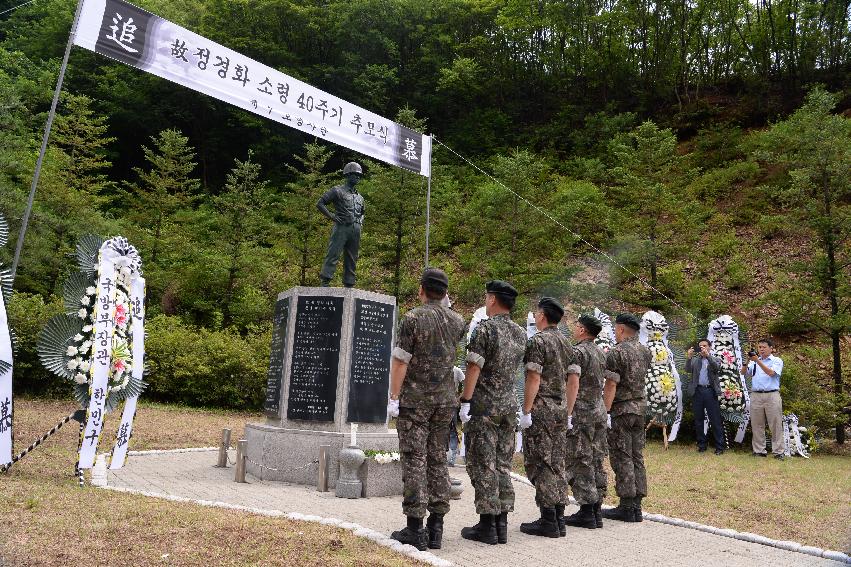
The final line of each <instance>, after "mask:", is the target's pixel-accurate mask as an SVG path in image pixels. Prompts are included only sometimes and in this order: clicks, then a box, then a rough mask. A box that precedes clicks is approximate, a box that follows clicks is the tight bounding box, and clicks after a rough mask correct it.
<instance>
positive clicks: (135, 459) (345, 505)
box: [109, 451, 840, 567]
mask: <svg viewBox="0 0 851 567" xmlns="http://www.w3.org/2000/svg"><path fill="white" fill-rule="evenodd" d="M216 455H217V454H216V453H215V452H213V451H210V452H192V453H165V454H151V455H135V456H131V457H130V458H129V459H128V462H127V465H126V466H125V467H124V468H123V469H122V470H119V471H110V472H109V485H110V486H113V487H123V488H128V489H134V490H143V491H149V492H155V493H160V494H169V495H172V496H180V497H184V498H191V499H197V500H208V501H210V500H212V501H221V502H227V503H229V504H238V505H242V506H249V507H254V508H263V509H274V510H280V511H282V512H300V513H303V514H314V515H318V516H324V517H334V518H340V519H342V520H346V521H349V522H355V523H358V524H360V525H362V526H364V527H368V528H372V529H374V530H377V531H379V532H383V533H389V532H390V531H392V530H394V529H399V528H400V527H402V526H403V522H404V518H403V516H402V511H401V498H400V497H395V498H394V497H387V498H369V499H358V500H341V499H337V498H335V496H334V493H333V492H326V493H322V492H317V491H316V489H315V488H312V487H308V486H301V485H293V484H286V483H280V482H271V481H259V480H257V479H255V478H253V477H249V478H248V481H249V482H248V483H247V484H238V483H234V482H233V473H234V470H233V467H229V468H227V469H219V468H215V467H213V465H214V464H215V461H216ZM231 458H233V454H232V456H231ZM450 473H451V474H452V476H454V477H456V478H460V479H462V480H463V482H464V487H465V490H464V493H463V495H462V498H461V500H456V501H453V502H452V511H451V512H450V513H449V514H448V515H447V516H446V520H445V522H446V525H445V531H444V536H443V549H442V550H436V551H434V553H435V554H436V555H437V556H439V557H441V558H443V559H446V560H448V561H451V562H452V563H454V564H456V565H460V566H471V567H472V566H476V567H480V566H482V565H487V566H489V567H490V566H498V565H505V566H511V567H538V566H543V565H570V566H571V567H573V566H577V567H578V566H585V565H587V566H592V565H593V566H599V565H609V566H620V565H623V566H629V567H636V566H644V565H664V566H666V567H679V566H692V565H694V566H698V565H699V566H701V567H705V566H707V565H723V566H724V567H755V566H758V565H771V566H773V567H785V566H789V567H791V566H802V565H807V566H809V565H813V566H824V567H837V566H838V565H840V563H837V562H835V561H831V560H828V559H824V558H816V557H812V556H809V555H805V554H803V553H797V552H791V551H783V550H780V549H776V548H772V547H768V546H765V545H759V544H756V543H749V542H745V541H740V540H736V539H732V538H729V537H723V536H719V535H714V534H709V533H705V532H701V531H698V530H694V529H689V528H683V527H675V526H670V525H665V524H661V523H658V522H651V521H644V522H642V523H641V524H624V523H621V522H615V521H608V522H606V527H605V528H603V529H601V530H586V529H579V528H569V529H568V534H567V537H565V538H560V539H544V538H539V537H533V536H527V535H525V534H522V533H520V530H519V524H520V522H521V521H528V520H529V519H532V518H534V517H537V516H536V513H537V509H536V508H535V504H534V489H533V488H531V487H530V486H527V485H526V484H523V483H520V482H515V483H514V488H515V491H516V496H517V497H516V510H515V513H514V514H511V515H509V543H508V545H495V546H490V545H485V544H480V543H476V542H471V541H467V540H464V539H462V538H461V534H460V532H461V528H462V527H463V526H468V525H472V524H474V523H475V522H476V521H478V516H476V515H475V510H474V508H473V502H472V500H473V496H472V488H471V487H470V481H469V478H468V477H467V475H466V473H465V472H464V469H463V467H455V468H452V469H450ZM569 509H570V510H574V509H575V507H573V506H571V507H569Z"/></svg>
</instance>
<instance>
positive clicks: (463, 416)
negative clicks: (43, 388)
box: [458, 402, 470, 423]
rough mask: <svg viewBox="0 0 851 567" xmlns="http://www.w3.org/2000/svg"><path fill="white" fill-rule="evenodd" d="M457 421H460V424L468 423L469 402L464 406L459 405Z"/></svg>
mask: <svg viewBox="0 0 851 567" xmlns="http://www.w3.org/2000/svg"><path fill="white" fill-rule="evenodd" d="M458 419H460V420H461V423H467V422H468V421H470V404H469V402H468V403H466V404H461V409H460V410H458Z"/></svg>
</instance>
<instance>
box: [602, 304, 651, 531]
mask: <svg viewBox="0 0 851 567" xmlns="http://www.w3.org/2000/svg"><path fill="white" fill-rule="evenodd" d="M640 328H641V322H640V321H639V320H638V318H637V317H636V316H635V315H632V314H631V313H625V314H621V315H618V317H617V319H615V340H616V341H617V344H616V345H615V346H614V347H613V348H612V349H611V350H610V351H609V352H608V354H607V355H606V373H605V377H606V385H605V387H604V390H603V401H604V402H605V404H606V409H607V410H608V411H609V419H610V422H611V429H610V430H609V435H608V443H609V462H610V463H611V465H612V470H614V472H615V492H616V493H617V495H618V496H619V497H620V503H619V504H618V505H617V507H615V508H612V509H609V510H604V511H603V512H602V516H603V517H604V518H609V519H612V520H620V521H623V522H640V521H642V512H641V499H642V498H644V497H645V496H647V473H646V472H645V469H644V456H643V455H642V450H643V449H644V441H645V437H644V412H645V409H646V406H647V403H646V401H645V398H644V379H645V377H646V376H647V369H648V368H649V367H650V363H651V359H652V355H651V354H650V349H648V348H647V347H646V346H644V345H643V344H641V343H640V342H638V331H639V329H640Z"/></svg>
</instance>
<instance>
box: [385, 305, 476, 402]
mask: <svg viewBox="0 0 851 567" xmlns="http://www.w3.org/2000/svg"><path fill="white" fill-rule="evenodd" d="M465 329H466V327H465V325H464V319H463V318H461V316H460V315H459V314H458V313H456V312H454V311H452V310H451V309H449V308H448V307H443V306H442V305H440V302H439V301H429V302H428V303H426V304H425V305H423V306H421V307H417V308H416V309H412V310H411V311H409V312H407V313H406V314H405V316H404V317H402V321H401V322H400V323H399V332H398V333H397V342H396V347H395V348H394V349H393V356H394V357H395V358H398V359H399V360H401V361H402V362H405V363H407V364H408V372H407V374H405V381H404V382H403V383H402V392H401V395H400V396H399V405H400V406H402V407H412V408H415V407H442V406H457V405H458V396H457V394H456V391H455V379H454V378H453V376H452V366H453V365H454V363H455V349H456V345H458V342H459V341H460V340H461V338H462V337H463V336H464V331H465Z"/></svg>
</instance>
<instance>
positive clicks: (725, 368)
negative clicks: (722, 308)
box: [707, 315, 748, 442]
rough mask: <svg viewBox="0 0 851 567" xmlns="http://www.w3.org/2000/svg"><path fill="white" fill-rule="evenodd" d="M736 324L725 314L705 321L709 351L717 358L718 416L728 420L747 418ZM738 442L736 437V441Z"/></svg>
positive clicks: (739, 420) (745, 395) (738, 420)
mask: <svg viewBox="0 0 851 567" xmlns="http://www.w3.org/2000/svg"><path fill="white" fill-rule="evenodd" d="M738 334H739V326H738V325H737V324H736V323H735V321H733V319H732V318H731V317H730V316H729V315H722V316H721V317H719V318H717V319H715V320H714V321H712V322H711V323H710V324H709V334H708V337H707V338H708V340H709V342H710V344H711V345H712V349H711V354H712V356H714V357H715V358H717V359H718V360H720V361H721V370H720V372H719V375H718V378H719V381H720V383H721V395H720V396H718V403H719V405H720V406H721V417H722V418H723V419H724V420H725V421H728V422H730V423H736V424H742V423H745V422H746V421H747V416H746V413H747V405H748V404H747V392H746V391H745V387H744V384H745V383H744V380H743V378H742V375H741V374H740V373H739V370H740V369H741V366H742V351H741V348H740V346H739V340H738ZM739 442H740V441H739Z"/></svg>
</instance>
